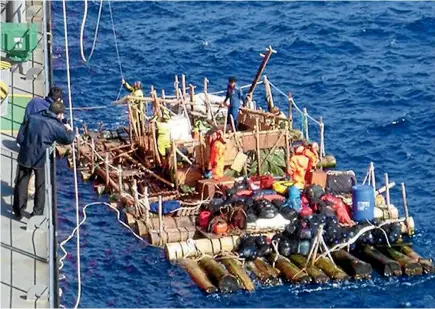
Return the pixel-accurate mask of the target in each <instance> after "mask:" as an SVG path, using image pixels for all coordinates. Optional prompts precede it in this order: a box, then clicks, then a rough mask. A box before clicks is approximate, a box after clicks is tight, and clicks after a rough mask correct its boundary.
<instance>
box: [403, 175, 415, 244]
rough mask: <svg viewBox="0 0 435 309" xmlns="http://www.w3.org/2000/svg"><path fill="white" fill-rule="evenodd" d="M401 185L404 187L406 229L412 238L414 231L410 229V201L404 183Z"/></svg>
mask: <svg viewBox="0 0 435 309" xmlns="http://www.w3.org/2000/svg"><path fill="white" fill-rule="evenodd" d="M400 185H401V187H402V200H403V209H404V210H405V225H406V229H407V231H408V235H410V236H411V235H412V234H414V231H413V230H412V228H411V227H410V224H409V212H408V201H407V198H406V189H405V184H404V183H403V182H402V183H401V184H400Z"/></svg>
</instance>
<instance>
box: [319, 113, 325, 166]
mask: <svg viewBox="0 0 435 309" xmlns="http://www.w3.org/2000/svg"><path fill="white" fill-rule="evenodd" d="M319 122H320V149H319V158H320V161H322V159H323V157H324V156H325V125H324V124H323V117H320V121H319Z"/></svg>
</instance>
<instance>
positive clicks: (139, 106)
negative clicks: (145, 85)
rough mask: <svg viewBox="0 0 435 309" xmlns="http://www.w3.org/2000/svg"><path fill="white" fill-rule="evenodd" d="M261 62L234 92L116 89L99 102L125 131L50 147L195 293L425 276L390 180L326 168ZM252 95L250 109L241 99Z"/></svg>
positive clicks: (83, 133) (297, 111) (321, 143)
mask: <svg viewBox="0 0 435 309" xmlns="http://www.w3.org/2000/svg"><path fill="white" fill-rule="evenodd" d="M275 53H276V51H274V50H273V49H272V47H270V46H269V47H268V48H267V49H266V51H265V53H264V55H262V57H263V58H262V61H261V64H260V67H259V69H258V71H257V72H256V74H255V75H254V78H253V81H252V83H250V84H248V85H246V86H241V87H239V86H238V85H237V83H236V82H235V80H232V78H230V79H229V85H228V89H227V90H226V91H218V92H214V93H211V92H210V93H209V92H208V89H209V86H210V85H209V80H208V79H207V78H206V77H205V78H204V84H203V85H202V88H203V91H202V92H200V93H198V90H197V89H198V87H197V86H195V85H192V84H188V82H187V81H186V76H185V75H181V78H179V76H175V80H174V89H171V90H170V91H165V90H162V92H161V94H158V93H157V91H156V90H155V88H154V87H153V86H151V91H150V95H149V96H146V95H144V91H142V88H141V85H139V84H136V83H135V85H134V86H130V85H129V84H127V85H128V86H126V88H127V89H129V90H130V91H131V94H129V95H126V96H124V97H122V98H117V99H116V100H115V101H114V102H113V104H116V105H119V106H122V107H123V108H125V110H126V111H127V112H128V123H127V124H125V125H122V126H120V127H117V128H115V129H112V130H103V127H102V126H100V129H98V130H95V131H92V130H89V129H88V128H87V126H86V124H84V125H83V128H81V129H80V131H79V132H78V133H79V134H77V135H76V139H75V142H74V145H75V147H63V146H58V147H57V151H58V154H59V155H60V156H65V157H67V159H68V161H69V163H70V166H71V167H74V160H73V159H75V161H76V168H77V169H79V170H80V174H81V177H82V178H83V179H84V180H85V181H88V180H92V181H93V185H94V188H95V190H96V191H97V192H98V194H108V195H110V199H111V203H112V206H113V207H116V209H118V210H119V211H120V212H121V214H122V217H123V219H124V220H125V223H126V224H127V225H128V226H129V227H130V228H131V230H133V231H134V232H135V235H136V236H137V237H139V238H141V239H143V240H145V241H147V242H148V243H149V244H151V245H153V246H157V247H161V248H164V250H165V254H166V257H167V259H168V261H170V262H174V263H177V264H179V265H180V266H181V267H183V268H184V269H185V270H186V271H187V273H188V274H189V275H190V277H191V278H192V280H193V281H194V282H195V283H197V285H198V287H199V288H200V289H201V290H203V291H204V292H205V293H216V292H222V293H228V292H233V291H236V290H240V289H244V290H247V291H252V290H254V289H255V285H254V284H253V281H257V282H259V283H260V284H261V285H277V284H283V283H285V282H289V283H291V284H324V283H327V282H330V281H347V280H367V279H370V278H371V277H372V274H373V270H374V271H376V272H377V273H379V274H380V275H382V276H386V277H388V276H402V275H406V276H414V275H425V274H432V273H434V272H435V268H434V266H433V264H432V260H431V259H428V258H423V257H421V256H420V255H419V254H418V253H417V252H416V251H418V249H416V248H413V246H412V236H413V235H414V232H415V226H414V220H413V217H412V216H411V215H410V214H409V212H408V207H407V198H406V188H405V185H404V183H401V184H400V186H397V187H400V188H399V189H400V190H401V192H402V203H403V216H400V213H401V212H402V210H400V211H399V208H401V207H396V205H394V204H393V203H392V201H391V198H390V190H393V188H394V187H395V186H396V183H395V182H390V180H389V177H388V174H384V175H383V176H384V181H383V183H382V184H381V185H380V184H379V183H377V182H376V177H375V168H374V164H373V163H372V162H370V163H369V164H368V169H367V174H366V175H365V177H364V178H363V180H362V181H360V182H358V179H357V176H356V174H355V173H354V171H352V170H339V169H337V168H336V166H337V163H336V160H335V158H334V156H333V155H332V154H328V153H327V152H326V148H325V138H324V134H325V126H324V122H323V119H322V117H319V118H318V119H316V118H314V117H312V116H311V115H310V114H308V111H307V109H306V108H300V107H299V106H298V105H297V104H296V103H295V100H294V98H293V95H292V94H291V93H285V92H284V91H282V90H280V89H279V88H278V87H277V86H276V85H275V84H274V83H272V82H271V81H270V80H269V78H268V76H266V75H264V74H263V73H264V69H265V67H266V65H267V63H268V61H270V59H271V58H272V56H273V57H278V56H279V54H278V55H277V56H274V54H275ZM123 83H124V81H123ZM125 83H126V82H125ZM125 83H124V84H125ZM233 83H234V84H233ZM260 87H261V88H263V91H264V93H265V94H266V102H265V106H266V107H265V108H264V109H263V108H260V107H257V105H258V106H260V105H261V104H258V103H259V101H258V102H257V101H256V100H255V99H256V97H255V90H256V89H257V90H258V89H259V88H260ZM272 89H274V90H275V93H279V98H276V97H275V98H274V97H273V94H272ZM139 90H140V91H139ZM238 91H240V94H241V95H240V96H239V97H235V96H238ZM244 91H247V93H246V95H243V92H244ZM257 100H258V99H257ZM278 100H281V101H282V100H285V102H286V103H287V104H288V107H287V114H286V113H284V112H283V111H282V110H281V109H280V108H278V107H277V106H276V105H275V102H278ZM225 103H226V104H225ZM228 103H229V104H228ZM235 106H237V108H235ZM235 109H236V111H235ZM297 119H301V121H300V123H299V122H298V121H294V120H297ZM313 125H314V126H315V127H316V130H310V128H311V129H312V128H313V127H312V126H313ZM310 131H312V132H313V131H314V132H318V133H319V135H318V136H313V134H311V136H310ZM396 189H397V188H396Z"/></svg>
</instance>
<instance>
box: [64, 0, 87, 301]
mask: <svg viewBox="0 0 435 309" xmlns="http://www.w3.org/2000/svg"><path fill="white" fill-rule="evenodd" d="M62 4H63V25H64V37H65V61H66V79H67V86H68V102H69V116H70V122H71V128H72V130H73V132H74V122H73V119H74V117H73V109H72V107H73V106H72V95H71V75H70V64H69V45H68V23H67V18H66V15H67V14H66V0H63V1H62ZM72 150H73V156H72V157H73V167H74V198H75V207H76V224H77V227H78V226H79V221H80V213H79V190H78V177H77V162H76V156H75V152H76V149H75V143H74V142H73V143H72ZM76 235H77V300H76V303H75V305H74V309H76V308H77V307H78V306H79V303H80V298H81V293H82V282H81V280H82V279H81V269H80V230H79V229H78V228H77V234H76ZM61 248H62V247H61Z"/></svg>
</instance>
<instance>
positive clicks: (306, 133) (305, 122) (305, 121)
mask: <svg viewBox="0 0 435 309" xmlns="http://www.w3.org/2000/svg"><path fill="white" fill-rule="evenodd" d="M303 112H304V124H305V139H306V140H307V141H309V140H310V136H309V135H308V112H307V108H306V107H304V109H303Z"/></svg>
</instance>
